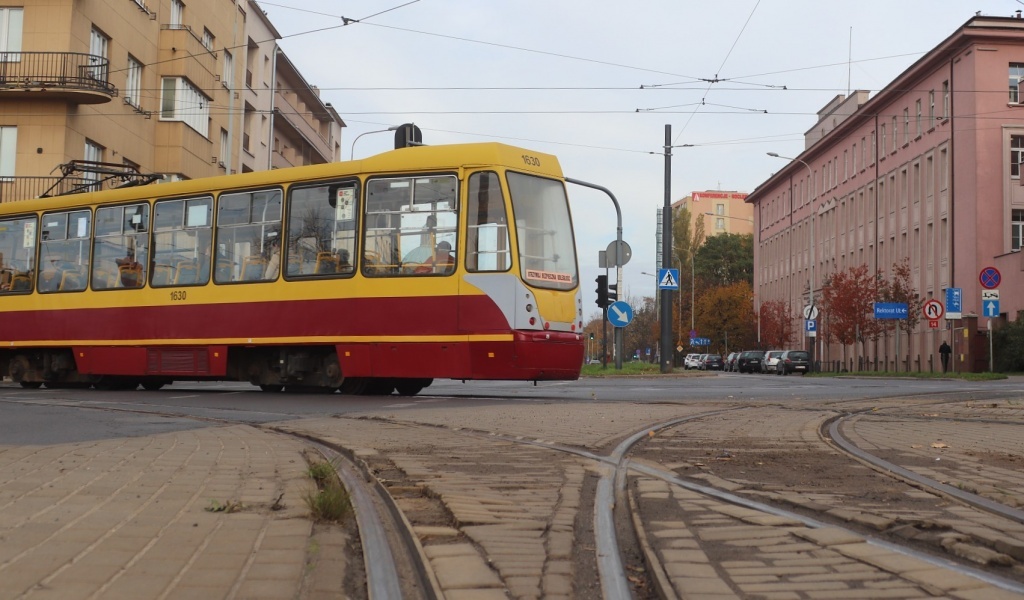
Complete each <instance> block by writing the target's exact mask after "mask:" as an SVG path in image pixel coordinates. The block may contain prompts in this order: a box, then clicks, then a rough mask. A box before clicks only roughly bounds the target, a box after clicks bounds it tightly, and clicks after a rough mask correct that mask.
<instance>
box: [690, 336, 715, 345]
mask: <svg viewBox="0 0 1024 600" xmlns="http://www.w3.org/2000/svg"><path fill="white" fill-rule="evenodd" d="M690 345H691V346H710V345H711V338H701V337H694V338H690Z"/></svg>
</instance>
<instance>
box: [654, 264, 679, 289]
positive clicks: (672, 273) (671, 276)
mask: <svg viewBox="0 0 1024 600" xmlns="http://www.w3.org/2000/svg"><path fill="white" fill-rule="evenodd" d="M658 289H660V290H678V289H679V269H658Z"/></svg>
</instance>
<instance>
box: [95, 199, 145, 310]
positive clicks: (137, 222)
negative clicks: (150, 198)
mask: <svg viewBox="0 0 1024 600" xmlns="http://www.w3.org/2000/svg"><path fill="white" fill-rule="evenodd" d="M148 264H149V204H148V203H141V204H129V205H127V206H104V207H102V208H97V209H96V236H95V238H94V240H93V251H92V289H94V290H110V289H123V288H129V289H130V288H140V287H142V286H143V285H145V284H146V276H147V265H148Z"/></svg>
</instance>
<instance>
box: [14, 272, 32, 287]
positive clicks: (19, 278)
mask: <svg viewBox="0 0 1024 600" xmlns="http://www.w3.org/2000/svg"><path fill="white" fill-rule="evenodd" d="M11 291H12V292H29V291H32V274H31V273H23V274H20V275H15V276H14V277H13V278H11Z"/></svg>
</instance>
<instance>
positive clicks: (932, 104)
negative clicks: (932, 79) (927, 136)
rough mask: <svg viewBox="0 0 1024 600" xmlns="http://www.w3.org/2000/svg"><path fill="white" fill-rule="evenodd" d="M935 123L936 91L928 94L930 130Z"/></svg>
mask: <svg viewBox="0 0 1024 600" xmlns="http://www.w3.org/2000/svg"><path fill="white" fill-rule="evenodd" d="M934 123H935V90H931V91H930V92H928V129H931V128H932V126H933V124H934Z"/></svg>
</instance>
